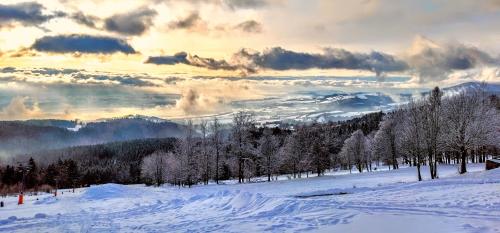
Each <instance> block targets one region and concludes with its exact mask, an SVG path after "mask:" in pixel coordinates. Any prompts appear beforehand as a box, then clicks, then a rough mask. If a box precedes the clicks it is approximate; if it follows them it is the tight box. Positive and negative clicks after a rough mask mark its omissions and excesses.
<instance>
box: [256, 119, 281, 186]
mask: <svg viewBox="0 0 500 233" xmlns="http://www.w3.org/2000/svg"><path fill="white" fill-rule="evenodd" d="M279 147H280V145H279V141H278V139H277V138H276V137H275V136H274V135H273V132H272V130H271V129H269V128H266V129H264V132H263V135H262V137H261V138H260V140H259V152H260V154H261V156H262V157H263V158H264V167H265V170H266V174H267V181H268V182H269V181H271V176H272V174H273V173H274V172H275V171H276V169H277V160H278V158H277V156H276V155H277V154H278V149H279Z"/></svg>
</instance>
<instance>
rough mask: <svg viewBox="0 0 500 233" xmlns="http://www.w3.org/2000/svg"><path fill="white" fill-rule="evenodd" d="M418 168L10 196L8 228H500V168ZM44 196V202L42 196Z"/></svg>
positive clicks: (1, 221)
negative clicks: (21, 199) (432, 176)
mask: <svg viewBox="0 0 500 233" xmlns="http://www.w3.org/2000/svg"><path fill="white" fill-rule="evenodd" d="M423 169H424V171H426V172H425V173H424V178H426V179H427V180H426V181H423V182H415V180H416V176H415V168H403V169H399V170H393V171H378V172H372V173H362V174H346V172H345V171H343V172H338V173H330V174H329V175H328V176H324V177H313V178H307V179H297V180H281V181H277V182H271V183H252V184H240V185H238V184H226V185H208V186H196V187H193V188H190V189H189V188H180V189H179V188H174V187H170V186H165V187H161V188H152V187H144V186H142V185H132V186H124V185H117V184H106V185H99V186H93V187H90V188H84V189H77V190H76V192H75V193H72V192H69V191H64V194H61V195H59V196H58V197H57V198H55V197H52V196H48V195H42V196H37V197H34V196H31V197H27V198H26V199H27V200H26V204H25V205H22V206H17V205H16V198H15V197H8V198H6V199H5V198H3V199H2V200H3V201H4V202H6V207H4V208H0V232H207V231H215V232H262V231H269V232H303V231H311V232H370V233H372V232H384V233H387V232H499V231H500V224H499V223H500V169H496V170H490V171H483V170H484V164H475V165H470V167H469V170H470V171H472V172H470V173H468V174H466V175H458V174H457V168H456V167H455V166H451V165H443V166H440V167H439V175H440V177H441V178H440V179H438V180H428V177H426V176H425V175H427V173H428V172H427V171H428V170H427V168H426V167H424V168H423ZM37 199H38V200H37Z"/></svg>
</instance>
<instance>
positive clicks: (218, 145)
mask: <svg viewBox="0 0 500 233" xmlns="http://www.w3.org/2000/svg"><path fill="white" fill-rule="evenodd" d="M210 131H211V135H210V142H211V144H210V145H211V147H212V151H213V153H215V164H214V170H215V183H217V184H218V183H219V171H220V159H221V150H222V146H223V143H224V138H223V137H222V129H221V125H220V123H219V120H218V119H217V118H216V117H215V118H214V120H213V122H212V124H210Z"/></svg>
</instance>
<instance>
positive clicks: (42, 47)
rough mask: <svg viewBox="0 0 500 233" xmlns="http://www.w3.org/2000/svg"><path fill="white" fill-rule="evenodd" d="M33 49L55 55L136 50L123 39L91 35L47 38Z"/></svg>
mask: <svg viewBox="0 0 500 233" xmlns="http://www.w3.org/2000/svg"><path fill="white" fill-rule="evenodd" d="M32 48H33V49H35V50H37V51H42V52H53V53H97V54H111V53H116V52H122V53H125V54H131V53H135V50H134V48H132V46H130V45H129V44H128V43H127V42H126V41H124V40H122V39H118V38H113V37H105V36H90V35H59V36H45V37H42V38H40V39H38V40H36V41H35V43H34V44H33V46H32Z"/></svg>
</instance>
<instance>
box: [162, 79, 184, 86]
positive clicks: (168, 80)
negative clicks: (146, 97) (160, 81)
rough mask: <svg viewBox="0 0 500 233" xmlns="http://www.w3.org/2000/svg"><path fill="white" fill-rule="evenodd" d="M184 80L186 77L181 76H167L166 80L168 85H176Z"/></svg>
mask: <svg viewBox="0 0 500 233" xmlns="http://www.w3.org/2000/svg"><path fill="white" fill-rule="evenodd" d="M184 80H185V79H184V78H180V77H167V78H165V80H164V82H165V83H166V84H168V85H176V84H177V82H182V81H184Z"/></svg>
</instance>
